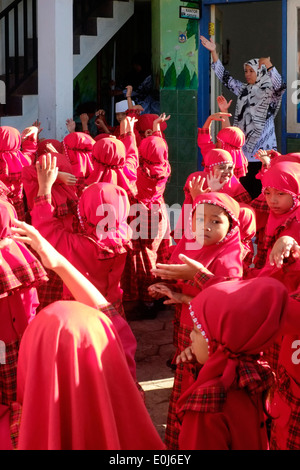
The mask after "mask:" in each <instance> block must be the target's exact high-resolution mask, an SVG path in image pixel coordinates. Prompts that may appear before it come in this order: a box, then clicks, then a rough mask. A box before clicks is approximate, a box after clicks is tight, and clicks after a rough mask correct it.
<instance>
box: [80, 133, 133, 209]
mask: <svg viewBox="0 0 300 470" xmlns="http://www.w3.org/2000/svg"><path fill="white" fill-rule="evenodd" d="M92 157H93V166H94V170H93V171H92V172H91V174H90V175H89V177H88V178H87V180H86V184H87V185H89V184H92V183H96V182H97V183H100V182H106V183H112V184H116V185H118V186H120V187H121V188H123V189H125V191H126V192H127V195H128V197H129V200H130V202H131V203H132V202H135V196H136V191H137V189H136V178H137V166H138V154H137V148H136V143H135V137H134V136H133V135H132V134H127V135H125V136H124V138H123V139H121V140H119V139H116V138H115V137H103V138H102V139H100V140H98V141H97V142H96V143H95V145H94V147H93V152H92Z"/></svg>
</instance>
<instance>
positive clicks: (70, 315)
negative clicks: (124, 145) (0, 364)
mask: <svg viewBox="0 0 300 470" xmlns="http://www.w3.org/2000/svg"><path fill="white" fill-rule="evenodd" d="M14 233H15V239H18V240H22V241H24V242H26V243H28V244H29V245H30V246H31V247H32V248H33V249H34V250H35V251H36V252H37V253H38V254H39V256H40V257H41V259H42V262H43V264H44V265H45V266H47V268H49V269H53V270H54V271H55V272H56V273H57V274H58V275H59V276H61V278H62V280H63V281H64V283H65V284H66V285H67V287H68V288H69V289H70V291H71V292H72V293H73V295H74V298H75V299H76V302H75V301H61V302H54V303H53V304H51V305H49V306H48V307H47V308H45V309H43V310H42V311H41V312H40V313H39V315H38V316H37V318H36V320H37V321H36V322H34V324H33V327H32V328H30V329H28V330H27V331H26V336H24V341H22V352H21V354H20V359H19V367H18V397H17V398H18V402H17V403H15V404H14V405H15V406H19V408H20V406H21V426H20V434H19V442H18V445H17V446H16V448H18V449H43V450H47V449H61V450H67V449H69V450H71V449H81V450H88V449H102V450H105V449H110V450H116V449H120V450H124V449H125V450H126V449H136V448H138V449H143V450H144V449H157V450H159V449H160V450H162V449H163V448H164V446H163V444H162V442H161V440H160V438H159V437H158V434H157V432H156V431H155V428H154V426H153V424H152V422H151V420H150V418H149V415H148V413H147V411H146V408H145V406H144V404H143V402H142V400H141V397H140V394H139V392H137V388H136V379H135V374H134V372H135V368H133V365H135V364H134V352H135V348H134V349H133V348H132V346H133V345H135V346H136V341H135V339H134V336H133V334H132V332H131V330H130V327H129V325H128V324H127V322H126V321H125V320H124V319H122V318H121V317H120V315H118V314H117V312H116V311H115V310H114V308H113V307H112V305H110V304H109V303H108V302H107V301H106V299H105V298H104V297H103V295H102V294H101V293H100V292H99V291H98V290H97V289H96V288H95V287H94V286H93V285H92V284H91V283H90V282H89V280H88V279H87V278H86V277H85V276H83V275H82V274H80V273H79V272H78V271H77V270H76V269H75V268H74V266H73V265H71V263H69V262H68V261H67V260H66V259H65V258H64V257H63V256H61V255H60V254H59V253H58V252H57V251H56V250H55V249H54V248H53V247H52V246H51V245H50V244H49V243H48V242H47V241H46V240H45V239H44V238H43V237H42V236H41V235H40V233H39V232H38V231H37V230H36V229H35V228H34V227H32V226H30V225H28V224H25V223H19V222H18V223H17V228H15V229H14ZM97 310H98V311H97ZM107 317H108V318H107ZM120 340H121V341H120ZM35 348H37V349H35ZM37 350H38V351H39V352H38V353H37ZM124 353H125V354H124ZM126 360H127V361H126ZM44 364H47V367H46V368H45V367H44ZM129 371H130V372H131V374H130V373H129ZM78 374H79V375H78ZM95 391H96V392H97V393H94V392H95ZM37 397H39V399H38V400H37ZM132 400H133V401H132ZM58 405H60V406H58ZM12 429H13V430H14V431H15V433H16V434H17V435H18V431H19V426H18V422H17V421H15V422H14V426H13V427H12ZM37 429H38V431H39V432H37Z"/></svg>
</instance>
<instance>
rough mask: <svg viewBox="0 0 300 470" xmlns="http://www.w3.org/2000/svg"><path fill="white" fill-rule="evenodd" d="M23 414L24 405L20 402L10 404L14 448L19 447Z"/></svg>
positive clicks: (11, 435)
mask: <svg viewBox="0 0 300 470" xmlns="http://www.w3.org/2000/svg"><path fill="white" fill-rule="evenodd" d="M21 416H22V406H21V405H20V403H18V402H13V403H11V405H10V437H11V441H12V446H13V449H14V450H17V448H18V440H19V430H20V423H21Z"/></svg>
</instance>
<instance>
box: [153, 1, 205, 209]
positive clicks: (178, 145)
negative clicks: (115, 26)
mask: <svg viewBox="0 0 300 470" xmlns="http://www.w3.org/2000/svg"><path fill="white" fill-rule="evenodd" d="M179 5H180V2H175V1H174V0H154V1H153V2H152V24H153V29H152V35H153V39H152V44H154V47H153V52H154V51H159V65H158V57H157V56H158V52H156V54H155V53H154V54H153V66H154V70H156V72H157V70H158V67H159V69H160V110H161V112H164V113H166V114H167V115H169V114H170V115H171V118H170V120H168V121H167V124H168V127H167V130H166V131H165V135H166V139H167V142H168V145H169V159H170V163H171V167H172V174H171V178H170V182H169V184H168V185H167V188H166V192H165V199H166V202H167V204H169V205H172V204H175V203H179V204H181V203H182V202H183V199H184V194H183V186H184V184H185V181H186V179H187V177H188V176H189V174H190V173H192V172H194V171H196V170H197V155H198V148H197V89H198V41H199V35H198V21H197V20H186V19H182V18H179Z"/></svg>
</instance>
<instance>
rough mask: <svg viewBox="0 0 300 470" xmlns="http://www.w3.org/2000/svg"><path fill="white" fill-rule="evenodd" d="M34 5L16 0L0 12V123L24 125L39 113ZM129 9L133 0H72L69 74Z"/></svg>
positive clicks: (33, 1) (110, 33)
mask: <svg viewBox="0 0 300 470" xmlns="http://www.w3.org/2000/svg"><path fill="white" fill-rule="evenodd" d="M36 8H37V0H15V1H13V2H12V3H11V4H10V5H9V6H8V7H7V8H5V9H4V10H3V11H2V12H1V13H0V31H4V35H3V37H5V41H4V44H5V45H4V47H3V51H2V55H3V57H4V60H3V66H2V68H3V69H4V72H3V73H2V74H1V75H0V80H2V81H3V82H4V83H5V85H6V100H5V101H3V100H2V102H1V94H0V125H11V126H13V127H16V128H18V129H24V128H25V127H27V126H28V123H29V122H30V123H31V122H34V121H35V120H36V119H37V116H38V63H37V62H38V60H37V58H38V52H37V51H38V48H37V42H38V39H37V34H36V31H37V15H36ZM133 13H134V0H119V1H116V0H84V1H82V0H73V25H74V27H73V30H74V36H73V77H74V78H75V77H76V76H77V75H78V74H79V73H80V72H81V70H83V69H84V67H85V66H86V65H87V64H88V63H89V62H90V61H91V60H92V59H93V57H95V55H96V54H97V53H98V52H99V51H100V50H101V49H102V48H103V47H104V46H105V45H106V44H107V42H108V41H109V40H110V39H111V38H112V37H113V36H114V35H115V34H116V33H117V31H118V30H119V29H120V28H121V27H122V26H123V25H124V24H125V23H126V21H127V20H128V19H129V18H130V17H131V16H132V15H133ZM0 66H1V64H0ZM3 82H0V84H2V85H3Z"/></svg>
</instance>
